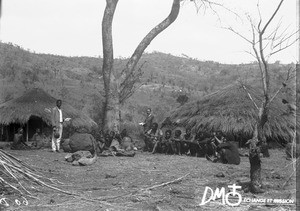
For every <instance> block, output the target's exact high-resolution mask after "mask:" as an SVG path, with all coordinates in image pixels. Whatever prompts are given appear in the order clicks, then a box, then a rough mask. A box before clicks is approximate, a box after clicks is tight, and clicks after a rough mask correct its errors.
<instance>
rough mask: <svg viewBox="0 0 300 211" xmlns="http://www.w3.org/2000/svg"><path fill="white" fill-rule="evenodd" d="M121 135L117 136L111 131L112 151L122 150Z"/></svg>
mask: <svg viewBox="0 0 300 211" xmlns="http://www.w3.org/2000/svg"><path fill="white" fill-rule="evenodd" d="M120 141H121V140H120V135H119V134H116V132H115V131H110V146H109V149H110V150H114V151H118V150H121V145H120Z"/></svg>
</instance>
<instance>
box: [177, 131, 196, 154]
mask: <svg viewBox="0 0 300 211" xmlns="http://www.w3.org/2000/svg"><path fill="white" fill-rule="evenodd" d="M194 141H195V136H194V135H192V130H191V129H190V128H186V130H185V134H184V136H183V142H182V144H181V150H182V152H183V153H184V154H191V152H190V150H191V149H192V148H193V147H194ZM196 144H197V143H196Z"/></svg>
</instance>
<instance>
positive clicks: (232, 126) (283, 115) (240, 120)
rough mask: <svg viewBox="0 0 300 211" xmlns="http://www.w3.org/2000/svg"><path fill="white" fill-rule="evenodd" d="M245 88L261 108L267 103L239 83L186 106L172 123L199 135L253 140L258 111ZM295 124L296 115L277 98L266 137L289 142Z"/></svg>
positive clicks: (175, 115)
mask: <svg viewBox="0 0 300 211" xmlns="http://www.w3.org/2000/svg"><path fill="white" fill-rule="evenodd" d="M243 86H244V87H243ZM244 88H246V90H247V92H248V93H250V95H251V96H252V98H253V100H254V101H255V102H256V104H257V106H259V107H260V105H261V103H262V99H263V98H262V97H263V96H262V95H261V94H260V92H259V91H258V90H255V89H254V88H251V87H250V86H246V85H242V84H240V83H236V84H232V85H229V86H227V87H225V88H224V89H222V90H220V91H217V92H215V93H212V94H210V95H207V96H205V97H203V98H202V99H201V100H198V101H196V102H190V103H187V104H185V105H184V106H182V107H180V108H178V109H177V110H175V111H173V112H172V113H171V115H170V120H171V122H173V123H175V122H177V123H179V124H180V125H183V126H188V127H191V128H193V129H195V130H196V131H199V130H201V129H202V130H207V131H222V132H224V133H227V134H228V133H230V134H244V135H249V136H251V135H252V133H253V129H254V125H255V122H256V118H257V115H258V109H257V108H256V107H255V105H254V103H253V102H252V101H251V99H250V97H249V96H248V94H247V92H246V91H245V89H244ZM295 121H296V120H295V115H293V114H291V113H289V112H288V111H287V106H286V105H285V104H283V103H282V102H281V99H278V98H275V99H274V100H273V101H272V103H271V104H270V115H269V121H268V122H267V124H266V125H265V127H264V132H265V135H266V137H269V138H283V139H285V140H289V139H290V136H291V128H295ZM298 124H299V123H297V125H298Z"/></svg>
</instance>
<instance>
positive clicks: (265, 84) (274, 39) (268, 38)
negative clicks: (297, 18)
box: [226, 0, 299, 193]
mask: <svg viewBox="0 0 300 211" xmlns="http://www.w3.org/2000/svg"><path fill="white" fill-rule="evenodd" d="M283 3H284V0H280V2H279V3H278V5H277V7H276V9H275V10H274V12H273V13H272V15H271V17H270V18H269V19H267V21H264V20H263V18H262V15H261V11H260V8H259V5H257V9H258V14H259V20H258V23H257V24H255V23H254V19H253V18H252V17H251V16H250V15H246V18H247V20H248V22H249V25H250V28H251V32H252V35H251V36H249V37H247V36H246V35H244V34H242V33H240V32H239V31H237V30H236V29H234V28H232V27H227V28H226V29H228V30H230V31H231V32H233V33H235V34H236V35H237V36H239V37H241V38H242V39H244V40H245V41H246V42H248V43H249V44H250V45H251V49H252V50H251V51H249V52H247V53H249V54H251V55H252V56H253V57H254V58H255V59H256V60H257V62H258V66H259V71H260V76H261V85H262V90H263V96H264V97H263V101H262V102H261V104H260V105H257V104H256V103H255V102H254V101H253V99H252V97H251V95H250V94H249V92H248V96H249V97H250V99H251V100H252V102H253V103H254V105H255V107H256V108H257V121H256V125H255V128H254V133H253V137H252V139H251V140H249V141H248V142H247V143H248V144H249V161H250V179H251V183H250V190H251V192H254V193H259V192H262V191H263V190H262V188H261V187H262V181H261V157H260V153H263V154H264V156H269V155H268V154H269V153H268V149H267V143H266V138H265V136H264V135H263V130H264V126H265V124H266V123H267V121H268V117H269V107H270V104H271V103H272V101H273V100H274V98H275V97H276V95H277V94H278V93H279V92H280V91H281V90H282V89H283V88H284V87H286V85H287V83H288V82H289V81H290V80H291V78H293V77H292V75H293V73H292V71H291V70H288V72H287V77H286V79H285V81H282V86H281V87H280V88H279V89H278V90H277V91H276V92H275V93H273V94H272V93H271V90H270V65H269V62H268V60H269V59H270V58H271V57H272V56H273V55H274V54H277V53H279V52H281V51H283V50H285V49H287V48H288V47H290V46H292V45H293V44H295V43H296V42H297V40H299V36H298V32H299V31H298V30H295V31H293V32H289V33H288V32H287V31H288V30H287V28H285V29H283V30H282V25H281V23H279V24H278V25H277V26H276V27H274V28H273V29H271V28H270V24H271V23H272V22H273V21H274V18H275V16H276V15H277V14H278V11H279V10H280V8H281V7H282V4H283ZM245 91H247V90H246V88H245Z"/></svg>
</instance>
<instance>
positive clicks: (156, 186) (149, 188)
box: [142, 173, 190, 191]
mask: <svg viewBox="0 0 300 211" xmlns="http://www.w3.org/2000/svg"><path fill="white" fill-rule="evenodd" d="M189 174H190V173H188V174H186V175H184V176H182V177H179V178H177V179H175V180H172V181H169V182H164V183H161V184H159V185H154V186H151V187H148V188H145V189H142V190H143V191H148V190H152V189H154V188H159V187H163V186H166V185H170V184H173V183H176V182H179V181H181V180H182V179H183V178H185V177H187V176H188V175H189Z"/></svg>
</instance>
